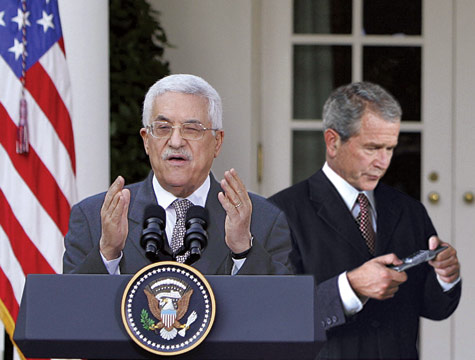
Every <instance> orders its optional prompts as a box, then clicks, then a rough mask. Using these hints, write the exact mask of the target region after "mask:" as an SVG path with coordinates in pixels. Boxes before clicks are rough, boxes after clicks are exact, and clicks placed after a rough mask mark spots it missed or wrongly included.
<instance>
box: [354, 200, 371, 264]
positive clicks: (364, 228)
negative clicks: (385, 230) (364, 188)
mask: <svg viewBox="0 0 475 360" xmlns="http://www.w3.org/2000/svg"><path fill="white" fill-rule="evenodd" d="M358 203H359V204H360V213H359V214H358V217H357V218H356V221H357V223H358V226H359V228H360V231H361V235H363V238H364V239H365V241H366V245H367V246H368V250H369V252H370V253H371V254H372V255H374V251H375V238H376V236H375V234H374V229H373V224H372V221H371V211H370V205H369V201H368V198H367V197H366V196H365V194H363V193H360V194H359V195H358Z"/></svg>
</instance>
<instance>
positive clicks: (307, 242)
mask: <svg viewBox="0 0 475 360" xmlns="http://www.w3.org/2000/svg"><path fill="white" fill-rule="evenodd" d="M374 196H375V202H376V212H377V239H376V256H379V255H383V254H387V253H392V252H393V253H395V254H396V255H397V256H398V257H399V258H402V257H405V256H408V255H410V254H411V253H413V252H415V251H417V250H420V249H427V247H428V244H427V242H428V239H429V237H430V236H431V235H434V234H436V232H435V229H434V227H433V225H432V222H431V220H430V218H429V216H428V214H427V212H426V210H425V208H424V206H423V205H422V204H421V203H420V202H418V201H415V200H414V199H412V198H410V197H409V196H407V195H405V194H403V193H400V192H399V191H397V190H395V189H393V188H391V187H388V186H385V185H384V184H379V185H378V186H377V188H376V189H375V191H374ZM271 200H272V201H273V202H275V203H276V204H277V205H278V206H279V207H280V208H281V209H282V210H284V212H285V213H286V216H287V220H288V222H289V225H290V229H291V234H292V246H293V250H292V253H291V255H290V257H291V262H292V265H293V267H294V271H295V272H296V273H297V274H313V275H314V276H315V281H316V283H317V322H318V324H319V329H320V330H322V332H321V333H320V334H319V335H320V337H325V336H326V337H327V339H328V341H327V344H326V345H325V347H324V348H323V350H322V351H321V352H320V354H319V356H320V357H321V358H336V359H357V358H358V359H360V358H361V359H416V358H417V357H418V355H417V348H416V346H417V337H418V328H419V317H420V316H423V317H427V318H429V319H434V320H440V319H444V318H446V317H448V316H449V315H450V314H452V312H453V311H454V310H455V308H456V307H457V304H458V301H459V298H460V293H461V285H460V284H458V285H457V286H455V288H453V289H451V290H450V291H449V292H447V293H444V292H443V291H442V288H441V287H440V285H439V284H438V282H437V279H436V276H435V272H434V271H433V269H432V268H431V267H430V266H429V265H428V264H424V265H421V266H418V267H415V268H412V269H409V270H408V271H407V275H408V280H407V282H405V283H404V284H402V285H401V286H400V288H399V291H398V292H397V293H396V295H395V297H394V298H392V299H390V300H386V301H378V300H373V299H371V300H369V301H368V302H367V303H366V304H365V305H364V308H363V310H362V311H360V312H359V313H357V314H355V315H354V316H351V317H350V318H348V319H347V318H345V315H344V313H343V307H342V304H341V300H340V296H339V291H338V284H337V278H338V275H339V274H341V273H342V272H344V271H348V270H352V269H354V268H356V267H358V266H360V265H361V264H363V263H364V262H366V261H368V260H370V259H371V257H372V256H371V255H370V254H369V252H368V250H367V248H366V245H365V242H364V240H363V237H362V236H361V234H360V232H359V229H358V227H357V225H356V222H355V220H354V218H353V216H352V214H351V212H350V211H349V210H348V207H347V206H346V205H345V203H344V201H343V199H342V198H341V196H340V195H339V194H338V192H337V190H336V188H335V187H334V186H333V185H332V184H331V182H330V181H329V180H328V178H327V177H326V176H325V175H324V173H323V171H321V170H320V171H318V172H317V173H316V174H314V175H313V176H311V177H310V178H309V179H307V180H305V181H303V182H301V183H299V184H296V185H294V186H292V187H290V188H288V189H285V190H283V191H281V192H280V193H277V194H276V195H274V196H273V197H271Z"/></svg>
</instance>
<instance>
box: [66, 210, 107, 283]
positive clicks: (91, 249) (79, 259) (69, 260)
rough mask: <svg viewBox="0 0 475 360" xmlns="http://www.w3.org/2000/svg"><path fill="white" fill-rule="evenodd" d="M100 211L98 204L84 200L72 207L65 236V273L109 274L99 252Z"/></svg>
mask: <svg viewBox="0 0 475 360" xmlns="http://www.w3.org/2000/svg"><path fill="white" fill-rule="evenodd" d="M101 203H102V202H101ZM99 213H100V207H99V208H98V206H97V205H96V204H90V205H88V204H86V203H84V202H82V203H79V204H76V205H74V206H73V208H72V209H71V216H70V219H69V230H68V233H67V234H66V236H65V238H64V247H65V253H64V256H63V273H64V274H75V273H76V274H108V272H107V269H106V267H105V265H104V263H103V262H102V258H101V255H100V252H99V239H100V236H101V235H100V234H101V226H100V217H99V216H98V214H99Z"/></svg>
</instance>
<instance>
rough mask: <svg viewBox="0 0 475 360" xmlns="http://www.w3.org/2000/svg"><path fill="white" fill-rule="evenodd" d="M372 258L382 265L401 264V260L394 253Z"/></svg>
mask: <svg viewBox="0 0 475 360" xmlns="http://www.w3.org/2000/svg"><path fill="white" fill-rule="evenodd" d="M374 260H375V261H377V262H379V263H380V264H383V265H400V264H402V261H401V260H400V259H399V258H398V257H397V256H396V254H394V253H391V254H386V255H383V256H379V257H377V258H375V259H374Z"/></svg>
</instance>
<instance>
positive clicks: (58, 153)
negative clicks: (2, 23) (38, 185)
mask: <svg viewBox="0 0 475 360" xmlns="http://www.w3.org/2000/svg"><path fill="white" fill-rule="evenodd" d="M0 74H2V81H5V82H4V86H0V102H1V103H2V104H3V106H4V107H5V109H6V111H7V113H8V115H9V117H10V119H12V120H13V122H14V123H15V126H18V122H19V118H20V115H19V111H20V105H19V104H20V94H21V82H20V80H19V79H18V78H17V77H16V76H15V74H14V73H13V71H11V69H10V67H9V66H8V64H7V63H6V62H5V61H4V60H3V58H2V57H0ZM25 96H26V99H27V103H28V119H30V121H29V122H28V127H29V130H28V133H29V140H30V145H31V146H32V147H33V148H34V149H35V151H36V153H37V155H38V157H39V158H40V159H41V161H42V162H43V163H44V165H45V166H46V168H47V169H48V170H49V172H50V173H51V174H52V175H53V177H54V178H55V179H56V183H57V184H58V185H59V187H60V188H61V192H62V193H63V194H64V196H65V197H66V199H67V200H68V202H69V203H70V204H74V203H75V202H76V196H77V195H76V186H75V175H74V171H73V168H72V167H71V162H70V160H69V154H68V152H67V151H66V149H65V147H64V145H63V143H62V142H61V141H60V140H59V139H58V136H57V133H56V131H55V130H54V128H53V127H52V125H51V123H50V122H49V120H48V119H47V118H46V117H45V116H44V113H43V112H42V111H41V109H40V108H39V107H38V106H37V104H36V102H35V99H33V98H32V97H31V96H30V94H29V93H28V92H26V94H25ZM33 119H34V120H33Z"/></svg>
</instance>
